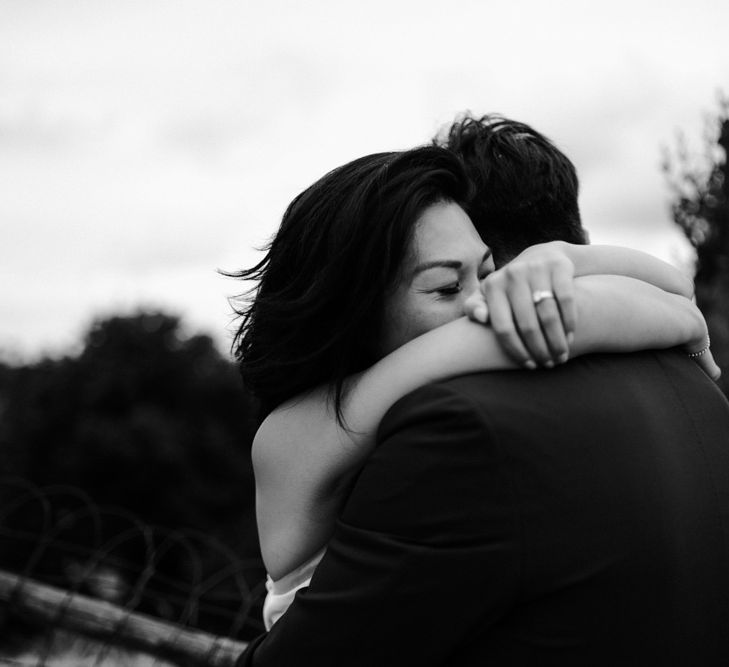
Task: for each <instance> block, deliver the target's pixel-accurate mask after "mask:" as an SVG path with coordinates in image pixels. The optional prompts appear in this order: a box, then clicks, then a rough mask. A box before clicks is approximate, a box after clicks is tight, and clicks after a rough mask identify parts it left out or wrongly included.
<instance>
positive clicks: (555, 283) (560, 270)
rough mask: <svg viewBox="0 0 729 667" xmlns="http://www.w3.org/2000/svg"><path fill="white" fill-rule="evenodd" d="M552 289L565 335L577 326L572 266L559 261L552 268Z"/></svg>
mask: <svg viewBox="0 0 729 667" xmlns="http://www.w3.org/2000/svg"><path fill="white" fill-rule="evenodd" d="M552 291H553V292H554V296H555V299H556V300H557V306H558V307H559V313H560V317H561V319H562V327H563V329H564V333H565V336H566V337H567V339H568V342H569V340H570V336H571V335H573V334H574V333H575V329H576V327H577V306H576V304H575V276H574V266H573V265H572V264H571V263H569V264H564V263H560V264H558V265H556V266H554V267H553V269H552Z"/></svg>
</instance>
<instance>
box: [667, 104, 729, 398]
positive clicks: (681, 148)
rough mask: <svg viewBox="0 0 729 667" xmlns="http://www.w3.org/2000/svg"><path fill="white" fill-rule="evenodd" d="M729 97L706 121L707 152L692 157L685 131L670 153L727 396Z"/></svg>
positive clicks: (678, 213) (676, 206)
mask: <svg viewBox="0 0 729 667" xmlns="http://www.w3.org/2000/svg"><path fill="white" fill-rule="evenodd" d="M727 156H729V98H727V97H724V96H721V95H720V97H719V111H718V113H717V114H716V115H715V116H713V117H711V118H710V119H709V120H707V123H706V131H705V134H704V146H703V152H702V153H701V154H700V155H699V156H695V155H692V154H691V152H690V151H689V149H688V146H687V142H686V140H685V138H684V137H683V135H679V139H678V145H677V148H676V150H675V151H674V152H673V153H672V154H671V153H669V152H668V151H667V152H666V156H665V161H664V171H665V173H666V176H667V180H668V183H669V186H670V188H671V192H672V203H671V212H672V215H673V220H674V221H675V223H676V224H677V225H678V226H679V227H680V228H681V230H682V231H683V232H684V234H685V235H686V238H688V240H689V242H690V243H691V245H692V246H693V247H694V249H695V251H696V274H695V278H694V280H695V283H696V303H697V305H698V306H699V308H700V309H701V311H702V312H703V313H704V316H705V317H706V320H707V323H708V325H709V333H710V335H711V349H712V351H713V353H714V357H715V358H716V361H717V363H718V364H719V366H720V367H721V369H722V379H721V380H720V384H721V387H722V389H723V391H724V393H725V394H727V395H729V164H728V163H727Z"/></svg>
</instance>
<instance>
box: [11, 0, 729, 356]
mask: <svg viewBox="0 0 729 667" xmlns="http://www.w3.org/2000/svg"><path fill="white" fill-rule="evenodd" d="M727 25H729V3H727V2H725V1H724V0H721V1H720V0H711V1H710V0H693V1H692V2H690V3H687V2H684V1H665V2H663V3H661V4H658V3H655V2H653V1H652V0H632V1H625V0H612V1H611V2H603V3H596V2H589V1H587V0H581V1H580V0H573V1H562V2H561V1H559V0H552V2H549V3H547V2H543V1H541V0H510V1H509V2H508V3H496V2H488V1H486V0H480V1H477V0H451V1H450V2H448V3H444V2H434V1H433V0H412V1H411V0H368V2H366V3H364V2H347V1H346V0H307V2H297V1H295V0H289V1H284V0H265V1H263V0H259V1H258V2H255V3H254V2H248V1H244V0H238V1H237V2H233V1H231V0H208V1H205V2H204V1H203V0H169V1H163V0H73V1H72V0H67V1H64V0H0V354H2V355H3V356H6V357H8V356H11V357H13V358H16V359H17V358H23V359H28V358H33V357H37V356H38V355H42V354H63V353H66V352H69V351H72V350H73V349H74V346H75V345H77V344H78V341H79V340H80V338H81V336H82V334H83V332H84V331H85V329H86V328H87V327H88V326H89V324H90V323H91V321H92V320H93V319H94V318H95V317H103V316H106V315H110V314H112V313H128V312H133V311H134V310H136V309H138V308H140V307H141V308H149V309H164V310H166V311H168V312H171V313H174V314H177V315H179V316H180V317H181V318H182V319H183V322H184V323H185V325H186V327H187V329H188V330H189V331H190V332H193V331H203V332H205V333H209V334H210V335H213V336H214V337H215V339H216V340H217V341H218V342H219V343H220V345H221V349H223V350H227V349H228V347H229V344H230V336H231V331H232V327H233V326H234V324H233V319H232V310H231V305H230V302H229V299H230V297H232V296H234V295H235V294H236V293H238V292H240V290H241V289H242V288H243V287H244V286H243V285H242V284H239V283H237V282H236V281H234V280H232V279H230V278H226V277H224V276H222V275H221V274H220V273H219V270H228V271H230V270H236V269H240V268H243V267H246V266H250V265H251V264H253V263H255V262H256V261H257V260H258V259H259V258H260V256H261V253H260V251H258V250H257V248H260V247H261V246H262V245H264V244H265V242H266V241H267V240H268V239H269V238H270V236H271V235H272V234H273V233H274V232H275V230H276V228H277V226H278V224H279V222H280V218H281V215H282V213H283V211H284V210H285V208H286V205H287V204H288V202H289V201H291V199H293V197H294V196H296V194H298V193H299V192H300V191H301V190H303V189H304V188H306V187H307V186H308V185H310V184H311V183H312V182H314V181H315V180H316V179H317V178H319V177H320V176H322V175H323V174H324V173H326V172H327V171H329V170H330V169H332V168H333V167H335V166H338V165H340V164H343V163H345V162H348V161H349V160H352V159H354V158H356V157H359V156H361V155H364V154H367V153H373V152H379V151H384V150H397V149H403V148H409V147H412V146H414V145H418V144H422V143H426V142H428V141H429V140H430V139H431V138H432V136H433V135H434V134H435V133H436V132H437V131H438V130H440V129H441V128H443V127H444V126H445V125H446V124H447V123H449V122H450V121H452V120H453V119H454V117H455V116H456V114H458V113H461V112H464V111H471V112H473V113H476V114H482V113H487V112H495V113H501V114H503V115H506V116H508V117H510V118H513V119H516V120H519V121H522V122H526V123H529V124H530V125H532V126H533V127H535V128H536V129H537V130H539V131H541V132H543V133H544V134H546V135H547V136H548V137H550V138H551V139H552V140H553V141H554V142H555V143H556V144H557V145H558V146H559V147H560V148H561V149H562V150H563V151H564V152H565V153H567V155H569V156H570V158H571V159H572V160H573V162H574V163H575V165H576V167H577V170H578V173H579V175H580V179H581V197H580V205H581V210H582V216H583V221H584V223H585V226H586V227H587V229H588V231H589V232H590V236H591V239H592V242H593V243H609V244H616V245H625V246H629V247H633V248H638V249H641V250H644V251H646V252H650V253H652V254H654V255H657V256H659V257H661V258H662V259H664V260H666V261H669V262H671V263H673V264H674V265H676V266H678V267H679V268H682V269H684V270H686V271H687V272H688V271H690V270H691V268H690V267H691V263H690V262H691V252H690V248H688V246H687V244H686V242H685V241H684V239H683V237H682V236H681V234H680V232H679V231H678V230H677V229H676V228H675V226H674V225H673V223H672V222H671V219H670V212H669V204H670V192H669V190H668V187H667V185H666V182H665V178H664V176H663V174H662V173H661V170H660V164H661V151H662V148H663V147H670V146H674V145H675V143H676V135H677V132H679V131H684V132H685V134H686V135H687V138H688V142H689V146H691V147H692V148H693V149H695V150H697V151H699V150H700V148H701V136H702V130H703V128H704V126H705V119H706V117H707V116H710V115H711V113H712V112H716V110H717V108H718V105H717V101H716V100H717V93H718V91H719V90H723V91H725V92H727V93H729V47H727V46H726V44H727V38H726V31H725V27H726V26H727Z"/></svg>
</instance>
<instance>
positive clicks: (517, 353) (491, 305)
mask: <svg viewBox="0 0 729 667" xmlns="http://www.w3.org/2000/svg"><path fill="white" fill-rule="evenodd" d="M482 289H483V294H484V297H485V298H486V302H487V303H488V309H489V320H490V322H491V328H492V329H493V330H494V333H495V334H496V337H497V338H498V340H499V344H500V345H501V347H502V348H504V351H505V352H506V353H507V354H508V355H509V356H510V357H511V358H512V359H514V361H516V362H517V363H518V364H520V365H522V366H525V367H526V368H536V367H537V364H536V363H535V361H534V359H533V358H532V356H531V355H530V354H529V352H528V351H527V348H526V347H525V346H524V343H523V341H522V338H521V336H520V333H519V331H517V328H516V324H515V322H514V314H513V313H512V310H511V304H510V303H509V298H508V297H507V295H506V292H505V291H504V290H503V289H502V288H501V286H500V285H499V284H498V282H493V281H492V282H489V281H488V280H487V281H484V284H483V286H482Z"/></svg>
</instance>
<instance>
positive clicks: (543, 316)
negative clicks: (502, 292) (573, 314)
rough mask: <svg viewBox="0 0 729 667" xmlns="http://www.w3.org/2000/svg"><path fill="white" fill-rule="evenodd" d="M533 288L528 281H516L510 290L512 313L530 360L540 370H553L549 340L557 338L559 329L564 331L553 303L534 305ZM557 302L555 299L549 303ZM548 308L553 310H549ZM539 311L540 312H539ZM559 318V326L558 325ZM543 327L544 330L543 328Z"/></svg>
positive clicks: (510, 286)
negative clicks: (551, 336) (549, 368)
mask: <svg viewBox="0 0 729 667" xmlns="http://www.w3.org/2000/svg"><path fill="white" fill-rule="evenodd" d="M532 291H533V290H532V288H531V285H530V284H529V282H528V281H526V280H523V279H517V280H513V281H512V282H511V284H510V285H509V286H508V287H507V293H508V296H509V301H510V303H511V310H512V312H513V316H514V321H515V323H516V328H517V330H518V331H519V334H520V336H521V339H522V342H523V343H524V346H525V347H526V348H527V350H528V351H529V353H530V354H531V356H532V357H533V358H534V360H535V361H536V362H537V364H539V365H540V366H552V365H554V361H553V359H552V353H551V351H550V346H549V343H548V340H547V336H548V333H547V332H549V335H555V329H556V327H559V328H561V323H559V313H558V312H556V310H557V309H556V306H555V304H554V303H552V304H547V303H546V302H545V303H544V305H541V304H540V305H539V306H537V305H536V304H535V303H534V298H533V294H532ZM550 300H551V301H552V302H554V299H550ZM548 306H551V308H550V307H548ZM537 308H539V310H540V311H541V312H538V311H537ZM555 316H556V324H555ZM543 326H544V328H543Z"/></svg>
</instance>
